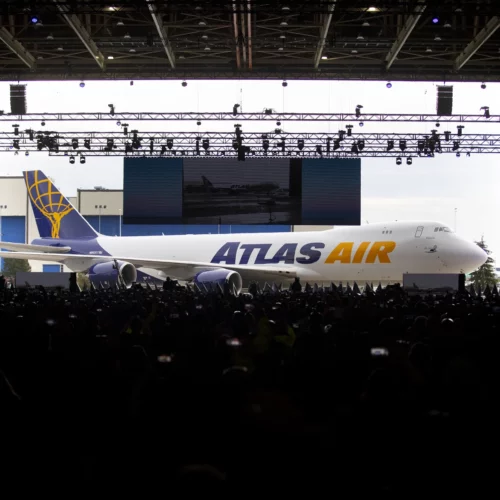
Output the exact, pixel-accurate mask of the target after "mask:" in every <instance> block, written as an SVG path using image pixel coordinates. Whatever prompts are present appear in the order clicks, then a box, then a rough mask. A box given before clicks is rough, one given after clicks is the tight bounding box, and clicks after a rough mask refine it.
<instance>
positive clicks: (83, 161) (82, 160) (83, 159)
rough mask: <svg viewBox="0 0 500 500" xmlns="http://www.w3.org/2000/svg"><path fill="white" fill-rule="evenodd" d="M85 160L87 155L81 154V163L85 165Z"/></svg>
mask: <svg viewBox="0 0 500 500" xmlns="http://www.w3.org/2000/svg"><path fill="white" fill-rule="evenodd" d="M85 161H86V160H85V156H80V165H83V164H84V163H85Z"/></svg>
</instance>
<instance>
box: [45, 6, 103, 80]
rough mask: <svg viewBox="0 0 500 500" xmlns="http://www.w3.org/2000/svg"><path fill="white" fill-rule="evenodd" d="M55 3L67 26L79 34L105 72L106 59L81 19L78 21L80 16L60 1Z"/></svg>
mask: <svg viewBox="0 0 500 500" xmlns="http://www.w3.org/2000/svg"><path fill="white" fill-rule="evenodd" d="M54 3H55V4H56V7H57V9H58V10H59V12H60V15H61V17H62V18H63V19H64V21H65V22H66V24H67V25H68V26H69V27H70V28H71V29H72V30H73V31H74V32H75V33H76V34H77V36H78V38H79V39H80V40H81V41H82V43H83V45H85V48H86V49H87V50H88V51H89V53H90V54H91V55H92V57H93V58H94V59H95V62H96V63H97V64H98V65H99V67H100V68H101V69H102V70H103V71H104V70H105V69H106V59H105V58H104V55H103V54H102V52H101V51H100V50H99V47H97V45H96V43H95V42H94V40H92V37H91V36H90V34H89V32H88V31H87V30H86V28H85V27H84V26H83V24H82V23H81V21H80V19H78V16H77V15H76V14H70V13H69V12H70V11H69V7H68V6H66V5H64V4H63V3H61V2H60V0H54Z"/></svg>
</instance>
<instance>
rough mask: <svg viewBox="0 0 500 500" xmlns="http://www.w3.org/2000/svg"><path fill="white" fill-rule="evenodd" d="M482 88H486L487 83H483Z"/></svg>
mask: <svg viewBox="0 0 500 500" xmlns="http://www.w3.org/2000/svg"><path fill="white" fill-rule="evenodd" d="M481 88H482V89H483V90H484V89H485V88H486V83H484V82H483V83H481Z"/></svg>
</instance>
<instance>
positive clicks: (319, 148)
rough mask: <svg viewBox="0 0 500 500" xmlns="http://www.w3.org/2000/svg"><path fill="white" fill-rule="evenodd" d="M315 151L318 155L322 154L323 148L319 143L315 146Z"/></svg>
mask: <svg viewBox="0 0 500 500" xmlns="http://www.w3.org/2000/svg"><path fill="white" fill-rule="evenodd" d="M316 153H318V154H319V156H323V149H322V147H321V146H320V145H319V144H318V145H317V146H316Z"/></svg>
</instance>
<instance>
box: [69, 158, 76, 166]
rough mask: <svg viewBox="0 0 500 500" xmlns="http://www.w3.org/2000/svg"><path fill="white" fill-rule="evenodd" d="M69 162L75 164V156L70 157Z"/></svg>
mask: <svg viewBox="0 0 500 500" xmlns="http://www.w3.org/2000/svg"><path fill="white" fill-rule="evenodd" d="M69 162H70V163H71V165H74V164H75V157H74V156H70V157H69Z"/></svg>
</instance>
